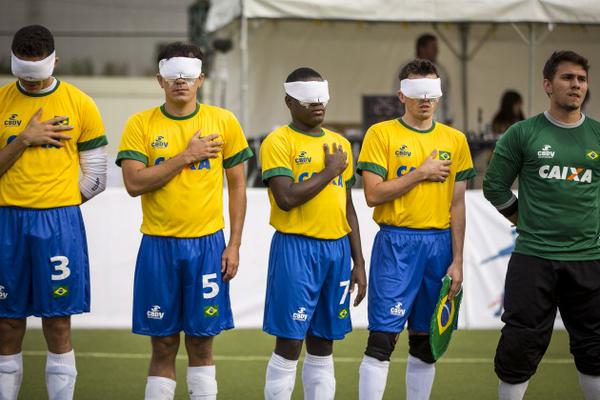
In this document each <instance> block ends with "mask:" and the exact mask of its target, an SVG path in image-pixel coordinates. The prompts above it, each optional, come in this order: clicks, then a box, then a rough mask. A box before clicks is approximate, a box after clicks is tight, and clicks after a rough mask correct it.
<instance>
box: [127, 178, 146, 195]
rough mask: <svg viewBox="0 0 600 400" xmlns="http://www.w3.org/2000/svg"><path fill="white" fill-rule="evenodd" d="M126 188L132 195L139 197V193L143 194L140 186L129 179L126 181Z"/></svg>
mask: <svg viewBox="0 0 600 400" xmlns="http://www.w3.org/2000/svg"><path fill="white" fill-rule="evenodd" d="M125 189H126V190H127V194H129V195H130V196H131V197H138V196H139V195H141V194H143V192H142V189H141V188H140V187H137V186H136V185H134V184H132V183H127V181H125Z"/></svg>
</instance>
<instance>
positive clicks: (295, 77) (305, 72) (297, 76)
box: [285, 67, 323, 83]
mask: <svg viewBox="0 0 600 400" xmlns="http://www.w3.org/2000/svg"><path fill="white" fill-rule="evenodd" d="M308 78H321V79H323V77H322V76H321V74H320V73H318V72H317V71H315V70H314V69H312V68H308V67H300V68H296V69H295V70H293V71H292V73H291V74H289V75H288V77H287V79H286V80H285V82H286V83H289V82H298V81H303V80H306V79H308Z"/></svg>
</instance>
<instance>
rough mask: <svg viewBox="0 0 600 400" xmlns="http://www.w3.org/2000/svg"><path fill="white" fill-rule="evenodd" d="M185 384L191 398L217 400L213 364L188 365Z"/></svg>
mask: <svg viewBox="0 0 600 400" xmlns="http://www.w3.org/2000/svg"><path fill="white" fill-rule="evenodd" d="M187 385H188V394H189V395H190V399H191V400H217V379H216V368H215V366H214V365H206V366H203V367H188V370H187Z"/></svg>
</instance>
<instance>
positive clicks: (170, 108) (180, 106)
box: [165, 99, 198, 117]
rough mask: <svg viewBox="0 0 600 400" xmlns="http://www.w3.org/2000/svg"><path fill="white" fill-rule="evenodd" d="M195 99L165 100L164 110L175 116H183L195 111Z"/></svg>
mask: <svg viewBox="0 0 600 400" xmlns="http://www.w3.org/2000/svg"><path fill="white" fill-rule="evenodd" d="M197 104H198V103H197V102H196V99H194V100H193V101H189V102H185V103H174V102H171V101H169V100H167V101H165V110H166V111H167V112H168V113H169V114H171V115H174V116H176V117H185V116H186V115H190V114H191V113H193V112H194V111H196V106H197Z"/></svg>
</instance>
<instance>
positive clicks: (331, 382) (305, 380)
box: [302, 353, 335, 400]
mask: <svg viewBox="0 0 600 400" xmlns="http://www.w3.org/2000/svg"><path fill="white" fill-rule="evenodd" d="M302 384H303V386H304V399H305V400H333V398H334V397H335V373H334V369H333V355H328V356H314V355H312V354H308V353H306V356H305V357H304V363H303V364H302Z"/></svg>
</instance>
